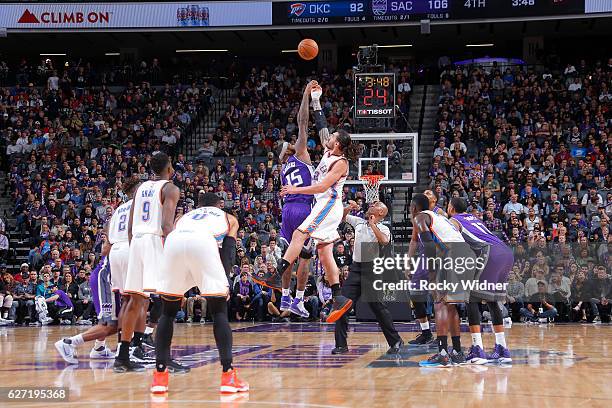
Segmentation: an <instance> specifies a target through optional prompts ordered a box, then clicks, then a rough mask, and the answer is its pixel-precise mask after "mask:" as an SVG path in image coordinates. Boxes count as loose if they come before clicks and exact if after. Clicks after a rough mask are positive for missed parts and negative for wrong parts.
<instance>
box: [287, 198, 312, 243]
mask: <svg viewBox="0 0 612 408" xmlns="http://www.w3.org/2000/svg"><path fill="white" fill-rule="evenodd" d="M311 211H312V206H311V205H310V204H307V203H287V204H285V205H284V206H283V213H282V217H283V220H282V221H283V222H282V225H281V230H280V236H281V238H283V239H284V240H285V241H287V243H291V237H292V236H293V232H294V231H295V230H296V229H298V227H299V226H300V225H301V224H302V223H303V222H304V220H305V219H306V218H308V216H309V215H310V212H311ZM307 243H308V241H307ZM304 245H306V244H304Z"/></svg>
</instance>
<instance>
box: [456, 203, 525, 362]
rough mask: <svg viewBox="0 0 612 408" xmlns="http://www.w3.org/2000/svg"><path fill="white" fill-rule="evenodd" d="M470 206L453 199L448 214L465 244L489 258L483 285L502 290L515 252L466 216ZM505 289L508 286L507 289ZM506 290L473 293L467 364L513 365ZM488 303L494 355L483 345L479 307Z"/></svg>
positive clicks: (470, 304)
mask: <svg viewBox="0 0 612 408" xmlns="http://www.w3.org/2000/svg"><path fill="white" fill-rule="evenodd" d="M466 211H467V203H466V202H465V200H463V199H462V198H458V197H455V198H452V199H451V202H450V203H449V204H448V213H449V214H450V215H451V216H452V218H451V221H453V223H454V224H455V226H457V228H459V229H460V231H461V233H462V235H463V237H464V239H465V242H467V243H468V244H470V246H471V247H472V249H473V250H474V251H475V252H476V253H477V254H479V256H480V257H483V258H486V263H485V266H484V268H483V270H482V272H481V273H480V276H477V278H478V281H479V283H483V284H488V285H495V286H501V285H504V284H505V283H506V282H508V276H509V275H510V271H511V270H512V266H513V264H514V254H513V253H512V250H511V249H510V248H509V247H508V246H507V245H506V244H505V243H504V242H503V241H502V240H501V239H500V238H499V237H497V236H496V235H494V234H493V233H492V232H491V231H489V229H488V228H487V227H486V226H485V225H484V223H483V222H482V221H481V220H480V219H479V218H477V217H476V216H474V215H472V214H468V213H466ZM504 287H505V286H504ZM505 296H506V291H505V290H501V289H499V290H496V288H493V289H488V288H486V289H480V288H479V289H475V290H472V291H471V292H470V302H469V303H468V323H469V325H470V333H471V335H472V343H473V344H472V347H470V350H469V352H468V355H467V357H466V360H467V361H468V362H471V363H472V364H485V363H487V362H490V361H494V362H498V363H506V364H507V363H511V362H512V358H511V356H510V351H509V350H508V348H507V345H506V336H505V334H504V325H503V316H502V311H501V307H500V306H499V301H501V300H504V299H505ZM482 301H486V302H487V306H488V307H489V311H490V312H491V317H492V321H493V331H494V332H495V347H494V349H493V352H492V353H491V354H489V355H486V353H485V352H484V346H483V343H482V335H481V331H480V309H479V307H478V305H479V303H481V302H482Z"/></svg>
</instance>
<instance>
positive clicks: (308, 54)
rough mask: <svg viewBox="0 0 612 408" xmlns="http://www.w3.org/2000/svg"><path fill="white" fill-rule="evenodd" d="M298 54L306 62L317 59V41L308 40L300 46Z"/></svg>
mask: <svg viewBox="0 0 612 408" xmlns="http://www.w3.org/2000/svg"><path fill="white" fill-rule="evenodd" d="M298 54H299V55H300V57H301V58H302V59H305V60H306V61H310V60H311V59H315V58H316V57H317V55H318V54H319V46H318V45H317V43H316V42H315V40H311V39H310V38H306V39H304V40H302V41H300V43H299V44H298Z"/></svg>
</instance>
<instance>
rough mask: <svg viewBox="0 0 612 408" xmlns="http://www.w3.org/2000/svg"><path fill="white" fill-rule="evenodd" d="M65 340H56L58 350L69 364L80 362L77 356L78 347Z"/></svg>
mask: <svg viewBox="0 0 612 408" xmlns="http://www.w3.org/2000/svg"><path fill="white" fill-rule="evenodd" d="M64 340H65V339H61V340H58V341H56V342H55V348H56V349H57V352H58V353H59V354H60V356H62V358H63V359H64V361H65V362H67V363H68V364H79V360H78V359H77V358H76V347H75V346H74V345H73V344H69V343H66V342H65V341H64ZM66 340H67V339H66Z"/></svg>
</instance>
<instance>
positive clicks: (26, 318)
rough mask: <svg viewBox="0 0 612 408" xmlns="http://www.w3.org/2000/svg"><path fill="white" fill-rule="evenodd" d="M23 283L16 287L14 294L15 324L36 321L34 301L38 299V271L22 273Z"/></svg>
mask: <svg viewBox="0 0 612 408" xmlns="http://www.w3.org/2000/svg"><path fill="white" fill-rule="evenodd" d="M21 277H22V281H21V282H19V283H17V285H16V286H15V292H14V294H13V309H14V312H13V315H14V316H15V323H17V324H20V323H22V322H23V323H24V324H28V323H31V322H34V320H35V315H34V312H35V309H34V299H35V298H36V285H37V280H38V274H37V273H36V271H30V272H28V271H27V270H25V271H23V270H22V272H21Z"/></svg>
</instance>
